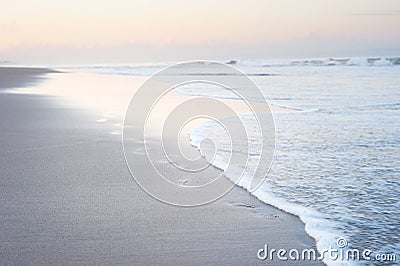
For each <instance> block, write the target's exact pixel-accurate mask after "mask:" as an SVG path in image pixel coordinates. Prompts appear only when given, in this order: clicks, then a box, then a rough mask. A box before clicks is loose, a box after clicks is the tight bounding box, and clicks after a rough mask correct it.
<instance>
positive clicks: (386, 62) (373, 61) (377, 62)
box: [226, 57, 400, 67]
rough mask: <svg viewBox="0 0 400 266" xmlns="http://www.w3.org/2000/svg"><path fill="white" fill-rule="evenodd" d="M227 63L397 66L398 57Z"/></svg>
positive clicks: (253, 64)
mask: <svg viewBox="0 0 400 266" xmlns="http://www.w3.org/2000/svg"><path fill="white" fill-rule="evenodd" d="M226 63H227V64H229V65H236V66H239V67H287V66H399V65H400V57H350V58H328V59H307V60H284V61H282V60H270V61H261V60H229V61H227V62H226Z"/></svg>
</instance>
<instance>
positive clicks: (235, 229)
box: [0, 68, 320, 265]
mask: <svg viewBox="0 0 400 266" xmlns="http://www.w3.org/2000/svg"><path fill="white" fill-rule="evenodd" d="M36 71H37V72H36ZM47 71H48V70H45V69H42V70H31V69H12V68H0V88H2V89H3V92H4V89H6V88H17V87H23V86H30V85H32V84H33V83H35V82H39V81H41V82H46V81H45V80H42V79H41V78H40V75H41V74H44V73H46V72H47ZM60 75H62V74H60ZM63 103H65V100H64V99H60V98H58V97H53V96H51V97H50V96H40V95H24V94H10V93H0V116H1V121H2V123H1V124H0V125H1V126H0V127H1V128H0V145H1V151H0V154H1V155H0V168H1V174H0V182H1V183H0V184H1V185H0V201H1V202H2V204H1V205H0V214H1V215H0V224H1V227H0V241H1V244H0V264H5V265H9V264H34V265H42V264H50V265H54V264H130V265H149V264H150V265H204V264H211V265H216V264H218V265H254V264H256V265H257V264H259V265H266V264H268V265H275V264H282V265H286V264H289V263H293V262H291V261H278V260H274V261H268V260H267V261H260V260H258V259H257V251H258V249H260V248H263V247H264V244H268V246H269V247H270V248H275V249H279V248H286V249H288V250H289V249H294V248H297V249H299V250H302V249H305V248H312V247H314V248H315V243H314V241H313V239H311V238H310V237H309V236H307V234H306V233H305V231H304V224H303V223H302V222H301V221H300V220H299V219H298V218H297V217H295V216H293V215H290V214H287V213H284V212H282V211H279V210H278V209H276V208H273V207H271V206H268V205H266V204H263V203H261V202H259V201H258V200H257V199H256V198H254V197H253V196H251V195H250V194H249V193H247V192H246V191H244V190H243V189H241V188H238V187H236V188H234V189H233V190H232V191H231V192H230V193H228V194H227V195H226V196H225V197H223V198H222V199H220V200H218V201H216V202H213V203H211V204H208V205H205V206H201V207H195V208H182V207H174V206H170V205H166V204H163V203H161V202H159V201H157V200H155V199H153V198H152V197H150V196H149V195H147V194H146V193H145V192H144V191H142V190H141V188H140V187H139V186H138V185H137V184H136V183H135V182H134V181H133V179H132V177H131V176H130V173H129V171H128V169H127V166H126V164H125V160H124V155H123V152H122V144H121V136H119V135H113V134H110V132H112V131H113V129H114V126H113V125H111V123H96V119H97V118H98V114H96V113H94V112H92V111H88V110H83V109H77V108H72V107H71V106H70V105H68V104H63ZM212 171H218V170H216V169H213V170H212ZM298 264H299V265H304V264H312V263H310V262H308V263H306V262H304V261H303V262H298ZM317 264H320V263H317Z"/></svg>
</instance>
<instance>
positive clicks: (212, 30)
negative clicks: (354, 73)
mask: <svg viewBox="0 0 400 266" xmlns="http://www.w3.org/2000/svg"><path fill="white" fill-rule="evenodd" d="M0 6H1V9H0V61H6V60H7V61H12V62H16V63H32V64H74V63H76V64H82V63H88V64H90V63H93V64H96V63H130V62H151V61H175V60H194V59H212V60H220V59H270V58H310V57H348V56H399V55H400V34H399V33H398V29H400V1H399V0H303V1H299V0H280V1H276V0H246V1H238V0H229V1H228V0H219V1H215V0H213V1H210V0H201V1H200V0H199V1H183V0H182V1H181V0H147V1H141V0H116V1H109V0H79V1H78V0H57V1H54V0H25V1H24V0H0Z"/></svg>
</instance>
